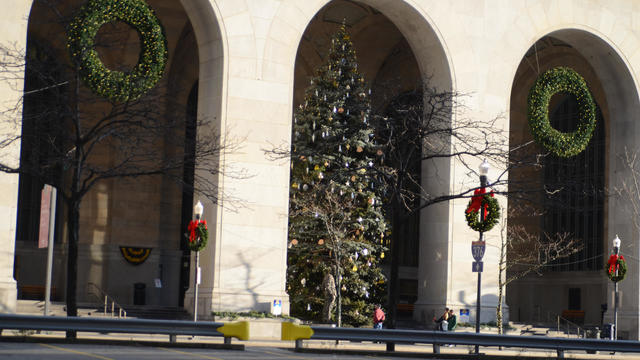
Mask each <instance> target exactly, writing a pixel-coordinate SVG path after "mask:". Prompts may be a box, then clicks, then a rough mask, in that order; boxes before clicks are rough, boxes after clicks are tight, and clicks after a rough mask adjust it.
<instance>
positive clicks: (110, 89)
mask: <svg viewBox="0 0 640 360" xmlns="http://www.w3.org/2000/svg"><path fill="white" fill-rule="evenodd" d="M116 21H122V22H124V23H126V24H128V25H130V26H131V27H133V28H134V29H136V31H137V32H138V34H139V36H140V56H139V59H138V63H137V64H136V66H135V67H134V68H133V70H131V71H130V72H128V73H125V72H121V71H112V70H109V69H108V68H107V67H106V66H105V65H104V64H103V63H102V61H101V60H100V56H99V55H98V52H97V51H96V50H95V49H94V39H95V37H96V34H97V33H98V30H100V28H101V27H102V25H104V24H106V23H109V22H116ZM67 46H68V48H69V51H70V53H71V58H72V59H74V61H75V62H76V64H77V66H78V70H79V71H80V76H81V77H82V80H83V81H84V82H85V84H87V86H88V87H89V88H90V89H91V90H92V91H93V92H94V93H95V94H97V95H100V96H102V97H105V98H108V99H110V100H112V101H115V102H124V101H128V100H135V99H137V98H139V97H140V96H141V95H142V94H144V93H146V92H147V91H149V90H150V89H151V88H153V87H154V86H155V85H156V83H157V82H158V81H159V80H160V79H161V78H162V75H163V73H164V68H165V65H166V63H167V39H166V37H165V35H164V29H163V27H162V25H161V24H160V21H159V20H158V18H157V17H156V16H155V14H154V13H153V10H152V9H151V8H150V7H149V6H148V5H147V4H146V3H145V2H144V1H143V0H90V1H89V2H88V3H87V4H86V5H84V6H83V7H82V8H81V9H80V12H79V14H78V15H77V16H76V17H75V19H73V21H72V22H71V23H70V24H69V29H68V45H67Z"/></svg>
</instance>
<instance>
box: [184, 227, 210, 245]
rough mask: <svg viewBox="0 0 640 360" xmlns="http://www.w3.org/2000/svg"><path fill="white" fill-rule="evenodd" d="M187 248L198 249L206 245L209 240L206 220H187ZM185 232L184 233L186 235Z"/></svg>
mask: <svg viewBox="0 0 640 360" xmlns="http://www.w3.org/2000/svg"><path fill="white" fill-rule="evenodd" d="M188 230H189V234H188V236H187V238H188V239H189V249H191V251H200V250H202V249H204V247H205V246H207V241H208V240H209V230H208V229H207V220H191V222H189V227H188ZM186 235H187V234H185V236H186Z"/></svg>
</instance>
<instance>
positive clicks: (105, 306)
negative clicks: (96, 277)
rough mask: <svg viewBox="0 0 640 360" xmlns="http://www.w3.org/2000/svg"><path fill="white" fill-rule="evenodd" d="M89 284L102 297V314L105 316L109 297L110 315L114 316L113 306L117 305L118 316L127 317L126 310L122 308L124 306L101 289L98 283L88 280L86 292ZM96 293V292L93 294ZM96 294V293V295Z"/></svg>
mask: <svg viewBox="0 0 640 360" xmlns="http://www.w3.org/2000/svg"><path fill="white" fill-rule="evenodd" d="M89 286H93V287H94V288H95V290H98V291H99V293H100V294H99V295H100V296H101V297H104V308H103V313H104V316H107V308H108V307H109V299H111V312H110V313H111V317H114V315H113V314H114V313H115V307H116V306H117V307H118V318H125V319H126V318H127V312H126V311H125V310H124V308H123V307H122V305H120V304H118V302H117V301H116V300H115V299H114V298H113V297H112V296H109V295H108V294H107V293H106V292H105V291H104V290H102V288H101V287H99V286H98V285H96V284H95V283H93V282H88V283H87V292H89V289H88V288H89ZM94 295H96V294H94ZM96 296H98V295H96Z"/></svg>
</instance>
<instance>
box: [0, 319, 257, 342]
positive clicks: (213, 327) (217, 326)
mask: <svg viewBox="0 0 640 360" xmlns="http://www.w3.org/2000/svg"><path fill="white" fill-rule="evenodd" d="M3 329H16V330H44V331H78V332H97V333H130V334H166V335H169V341H170V342H172V343H174V342H175V341H176V336H177V335H191V336H222V337H224V343H225V344H231V338H232V337H235V338H237V339H239V340H248V339H249V324H248V323H247V322H246V321H240V322H236V323H217V322H210V321H198V322H193V321H184V320H147V319H116V318H114V319H111V318H90V317H62V316H32V315H14V314H0V331H1V330H3Z"/></svg>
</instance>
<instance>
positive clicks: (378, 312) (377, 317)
mask: <svg viewBox="0 0 640 360" xmlns="http://www.w3.org/2000/svg"><path fill="white" fill-rule="evenodd" d="M384 320H385V316H384V311H382V309H381V308H380V305H376V307H375V310H373V328H374V329H382V323H384Z"/></svg>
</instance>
